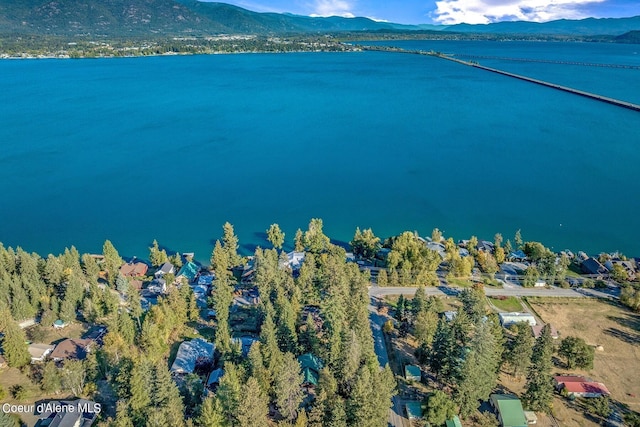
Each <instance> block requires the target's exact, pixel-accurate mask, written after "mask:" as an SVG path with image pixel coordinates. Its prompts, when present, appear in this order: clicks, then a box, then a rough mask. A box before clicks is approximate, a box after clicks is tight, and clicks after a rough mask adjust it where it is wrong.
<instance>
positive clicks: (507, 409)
mask: <svg viewBox="0 0 640 427" xmlns="http://www.w3.org/2000/svg"><path fill="white" fill-rule="evenodd" d="M490 401H491V406H492V407H493V408H494V409H495V410H496V413H497V415H498V422H499V423H500V426H501V427H527V418H526V417H525V416H524V409H522V402H521V401H520V399H518V398H517V397H516V396H513V395H510V394H492V395H491V398H490Z"/></svg>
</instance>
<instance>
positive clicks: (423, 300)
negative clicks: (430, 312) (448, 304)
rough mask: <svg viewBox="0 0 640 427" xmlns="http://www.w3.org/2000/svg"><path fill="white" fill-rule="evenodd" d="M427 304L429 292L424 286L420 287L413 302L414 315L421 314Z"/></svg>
mask: <svg viewBox="0 0 640 427" xmlns="http://www.w3.org/2000/svg"><path fill="white" fill-rule="evenodd" d="M426 304H427V292H426V290H425V288H424V285H422V284H421V285H419V286H418V289H416V293H415V295H414V296H413V300H411V311H412V312H413V313H414V314H418V313H420V312H421V311H422V310H423V309H424V308H425V307H426Z"/></svg>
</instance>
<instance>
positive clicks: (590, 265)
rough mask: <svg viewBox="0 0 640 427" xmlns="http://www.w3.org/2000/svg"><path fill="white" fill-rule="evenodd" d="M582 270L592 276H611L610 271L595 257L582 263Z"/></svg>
mask: <svg viewBox="0 0 640 427" xmlns="http://www.w3.org/2000/svg"><path fill="white" fill-rule="evenodd" d="M580 269H581V270H582V271H583V272H584V273H585V274H590V275H592V276H598V277H604V276H605V275H607V274H609V270H607V268H606V267H605V266H604V265H602V264H600V261H598V260H597V259H595V258H593V257H590V258H587V259H585V260H584V261H582V264H580Z"/></svg>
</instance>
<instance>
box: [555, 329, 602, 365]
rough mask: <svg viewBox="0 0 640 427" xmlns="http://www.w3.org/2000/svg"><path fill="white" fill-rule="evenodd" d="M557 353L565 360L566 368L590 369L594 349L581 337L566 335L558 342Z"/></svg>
mask: <svg viewBox="0 0 640 427" xmlns="http://www.w3.org/2000/svg"><path fill="white" fill-rule="evenodd" d="M558 354H559V355H560V356H561V357H563V358H564V359H565V360H566V362H567V368H569V369H574V368H580V369H592V368H593V358H594V356H595V350H594V348H593V347H591V346H590V345H588V344H587V343H586V342H585V341H584V340H583V339H582V338H577V337H566V338H565V339H563V340H562V342H561V343H560V349H559V350H558Z"/></svg>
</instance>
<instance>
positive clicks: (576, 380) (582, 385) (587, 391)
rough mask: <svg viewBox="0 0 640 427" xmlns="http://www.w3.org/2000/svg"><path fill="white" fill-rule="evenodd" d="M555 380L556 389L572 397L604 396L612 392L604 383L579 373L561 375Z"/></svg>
mask: <svg viewBox="0 0 640 427" xmlns="http://www.w3.org/2000/svg"><path fill="white" fill-rule="evenodd" d="M553 380H554V383H555V385H556V389H557V390H559V391H561V392H563V393H566V395H567V396H570V397H602V396H609V395H610V394H611V393H610V392H609V390H608V389H607V386H605V385H604V384H602V383H599V382H595V381H592V380H590V379H588V378H585V377H581V376H577V375H559V376H556V377H554V378H553Z"/></svg>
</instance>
